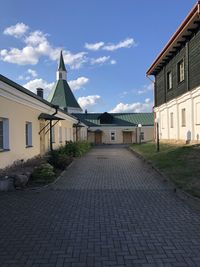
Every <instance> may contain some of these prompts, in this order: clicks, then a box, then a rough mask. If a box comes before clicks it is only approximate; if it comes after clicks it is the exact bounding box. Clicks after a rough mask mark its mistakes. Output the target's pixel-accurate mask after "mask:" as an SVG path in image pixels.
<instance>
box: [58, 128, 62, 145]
mask: <svg viewBox="0 0 200 267" xmlns="http://www.w3.org/2000/svg"><path fill="white" fill-rule="evenodd" d="M58 138H59V143H62V127H61V126H59V136H58Z"/></svg>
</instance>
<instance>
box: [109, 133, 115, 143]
mask: <svg viewBox="0 0 200 267" xmlns="http://www.w3.org/2000/svg"><path fill="white" fill-rule="evenodd" d="M115 139H116V132H114V131H113V132H110V140H111V141H115Z"/></svg>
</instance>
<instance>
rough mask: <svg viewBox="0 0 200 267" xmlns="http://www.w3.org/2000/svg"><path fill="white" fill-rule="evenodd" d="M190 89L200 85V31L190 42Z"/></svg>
mask: <svg viewBox="0 0 200 267" xmlns="http://www.w3.org/2000/svg"><path fill="white" fill-rule="evenodd" d="M189 77H190V78H189V89H190V90H192V89H194V88H195V87H197V86H199V85H200V31H199V32H198V33H197V34H196V36H194V37H193V38H192V39H191V40H190V43H189Z"/></svg>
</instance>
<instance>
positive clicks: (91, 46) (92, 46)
mask: <svg viewBox="0 0 200 267" xmlns="http://www.w3.org/2000/svg"><path fill="white" fill-rule="evenodd" d="M103 45H104V42H98V43H94V44H88V43H86V44H85V48H87V49H88V50H93V51H97V50H99V49H100V48H102V46H103Z"/></svg>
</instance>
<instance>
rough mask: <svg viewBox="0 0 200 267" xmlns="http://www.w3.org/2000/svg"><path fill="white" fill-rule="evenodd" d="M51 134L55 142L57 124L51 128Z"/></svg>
mask: <svg viewBox="0 0 200 267" xmlns="http://www.w3.org/2000/svg"><path fill="white" fill-rule="evenodd" d="M51 134H52V143H55V126H53V127H52V128H51Z"/></svg>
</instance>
